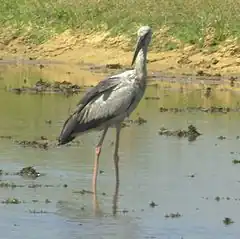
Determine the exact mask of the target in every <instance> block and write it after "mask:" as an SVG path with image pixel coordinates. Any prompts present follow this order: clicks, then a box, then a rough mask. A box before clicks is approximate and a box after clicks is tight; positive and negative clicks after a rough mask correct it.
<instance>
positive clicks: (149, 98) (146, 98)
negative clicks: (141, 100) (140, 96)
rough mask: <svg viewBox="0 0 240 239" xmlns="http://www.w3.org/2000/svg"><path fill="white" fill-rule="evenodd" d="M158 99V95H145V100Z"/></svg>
mask: <svg viewBox="0 0 240 239" xmlns="http://www.w3.org/2000/svg"><path fill="white" fill-rule="evenodd" d="M159 99H160V97H158V96H146V97H145V100H159Z"/></svg>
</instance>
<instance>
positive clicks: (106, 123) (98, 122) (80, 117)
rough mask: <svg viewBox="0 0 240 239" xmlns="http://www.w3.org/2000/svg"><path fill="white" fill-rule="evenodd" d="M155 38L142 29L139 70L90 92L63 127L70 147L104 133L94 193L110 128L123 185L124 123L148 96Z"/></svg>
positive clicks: (135, 59) (136, 56)
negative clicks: (86, 135)
mask: <svg viewBox="0 0 240 239" xmlns="http://www.w3.org/2000/svg"><path fill="white" fill-rule="evenodd" d="M151 37H152V30H151V28H150V27H149V26H143V27H141V28H140V29H139V30H138V41H137V46H136V49H135V52H134V55H133V59H132V65H133V64H134V63H135V68H134V69H133V70H128V71H125V72H123V73H121V74H118V75H114V76H111V77H109V78H107V79H105V80H103V81H101V82H99V83H98V84H97V85H96V86H95V87H94V88H92V89H90V91H88V92H87V93H86V94H85V95H84V96H83V98H82V99H81V100H80V102H79V103H78V104H77V107H76V110H75V111H74V112H73V114H71V115H70V117H69V118H68V119H67V120H66V121H65V123H64V125H63V129H62V131H61V134H60V136H59V139H58V141H59V145H62V144H66V143H68V142H70V141H72V140H73V139H74V138H76V137H77V136H78V135H80V134H82V133H85V132H89V131H90V130H102V131H103V133H102V136H101V138H100V140H99V142H98V144H97V146H96V154H95V161H94V170H93V179H92V180H93V181H92V186H93V193H96V183H97V174H98V166H99V157H100V153H101V148H102V144H103V140H104V137H105V135H106V133H107V130H108V128H109V127H115V128H116V141H115V150H114V166H115V173H116V183H117V184H119V170H118V161H119V157H118V148H119V138H120V130H121V122H122V121H123V120H124V119H125V118H126V117H128V116H129V115H130V114H131V113H132V112H133V110H134V109H135V108H136V107H137V105H138V103H139V102H140V100H141V98H142V97H143V95H144V92H145V88H146V79H147V66H146V61H147V49H148V45H149V43H150V41H151Z"/></svg>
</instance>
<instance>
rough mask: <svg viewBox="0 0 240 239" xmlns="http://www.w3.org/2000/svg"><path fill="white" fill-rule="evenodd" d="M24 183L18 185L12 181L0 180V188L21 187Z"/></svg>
mask: <svg viewBox="0 0 240 239" xmlns="http://www.w3.org/2000/svg"><path fill="white" fill-rule="evenodd" d="M22 187H24V185H18V184H15V183H13V182H11V183H10V182H6V181H0V188H12V189H13V188H22Z"/></svg>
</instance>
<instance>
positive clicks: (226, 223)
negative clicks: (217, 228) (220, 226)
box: [223, 217, 234, 225]
mask: <svg viewBox="0 0 240 239" xmlns="http://www.w3.org/2000/svg"><path fill="white" fill-rule="evenodd" d="M223 223H224V224H225V225H230V224H233V223H234V221H233V220H232V219H231V218H230V217H225V218H224V220H223Z"/></svg>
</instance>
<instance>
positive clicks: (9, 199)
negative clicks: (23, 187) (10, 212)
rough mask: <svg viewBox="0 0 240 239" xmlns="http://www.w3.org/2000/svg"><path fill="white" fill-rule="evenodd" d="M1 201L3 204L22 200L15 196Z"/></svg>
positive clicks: (18, 202)
mask: <svg viewBox="0 0 240 239" xmlns="http://www.w3.org/2000/svg"><path fill="white" fill-rule="evenodd" d="M2 203H3V204H20V203H22V202H21V201H20V200H19V199H17V198H8V199H6V200H3V201H2Z"/></svg>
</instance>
